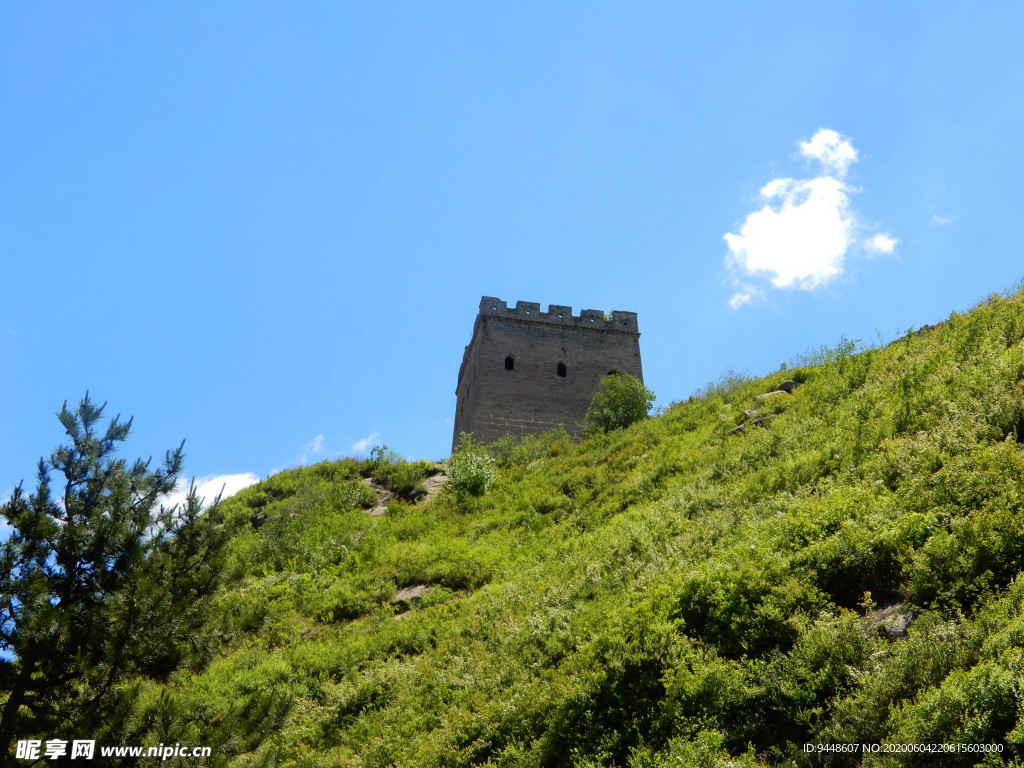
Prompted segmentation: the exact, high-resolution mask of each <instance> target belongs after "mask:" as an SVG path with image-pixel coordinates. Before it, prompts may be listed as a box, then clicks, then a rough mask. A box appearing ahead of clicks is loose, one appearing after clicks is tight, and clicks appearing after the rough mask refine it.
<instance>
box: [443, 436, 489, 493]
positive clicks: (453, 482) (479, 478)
mask: <svg viewBox="0 0 1024 768" xmlns="http://www.w3.org/2000/svg"><path fill="white" fill-rule="evenodd" d="M494 464H495V461H494V458H493V457H492V456H489V455H488V454H487V452H486V450H485V449H484V448H483V447H482V446H480V445H479V444H477V443H474V442H473V439H472V438H471V437H470V436H469V435H467V434H465V433H463V435H462V438H461V439H460V440H459V445H458V447H457V448H456V450H455V453H453V454H452V458H451V461H450V462H449V464H448V483H447V488H448V489H449V490H451V491H453V492H454V493H456V494H458V495H468V496H483V495H484V494H486V493H487V492H488V491H490V490H491V487H492V486H493V485H494V481H495V479H496V478H497V475H496V474H495V472H494Z"/></svg>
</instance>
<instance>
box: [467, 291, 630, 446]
mask: <svg viewBox="0 0 1024 768" xmlns="http://www.w3.org/2000/svg"><path fill="white" fill-rule="evenodd" d="M610 373H629V374H632V375H633V376H636V377H637V378H638V379H640V380H641V381H643V369H642V368H641V365H640V333H639V331H638V329H637V321H636V313H635V312H618V311H615V312H612V317H611V319H610V320H606V319H605V315H604V312H602V311H600V310H596V309H584V310H582V311H581V312H580V314H579V317H574V316H573V314H572V308H571V307H565V306H560V305H558V304H551V305H549V306H548V311H547V312H541V311H540V304H534V303H532V302H528V301H520V302H517V303H516V306H515V307H514V308H509V307H508V306H507V305H506V303H505V302H504V301H502V300H501V299H496V298H494V297H492V296H484V297H483V298H482V299H481V300H480V313H479V314H478V315H477V317H476V323H475V324H474V325H473V338H472V340H471V341H470V342H469V345H468V346H467V347H466V351H465V353H464V354H463V356H462V367H461V368H459V383H458V386H457V387H456V390H455V394H456V396H457V398H458V399H457V402H456V407H455V431H454V436H453V439H452V447H453V448H454V447H455V445H456V444H457V443H458V440H459V435H460V434H461V433H462V432H470V433H472V434H473V437H474V438H475V439H476V440H478V441H479V442H483V443H490V442H493V441H495V440H497V439H498V438H499V437H502V436H504V435H517V436H521V435H537V434H540V433H541V432H544V431H546V430H548V429H551V428H553V427H557V426H558V425H559V424H562V425H563V426H564V427H565V430H566V431H567V432H568V433H569V434H570V435H572V436H573V437H579V436H580V433H581V431H582V425H583V417H584V416H585V415H586V413H587V408H588V407H589V406H590V401H591V399H592V398H593V396H594V392H595V391H596V390H597V386H598V384H599V383H600V381H601V379H603V378H604V377H605V376H608V375H609V374H610Z"/></svg>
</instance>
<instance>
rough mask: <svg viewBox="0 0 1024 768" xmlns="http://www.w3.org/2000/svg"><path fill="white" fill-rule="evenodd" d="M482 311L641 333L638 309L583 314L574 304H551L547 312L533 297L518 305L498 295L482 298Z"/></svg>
mask: <svg viewBox="0 0 1024 768" xmlns="http://www.w3.org/2000/svg"><path fill="white" fill-rule="evenodd" d="M480 314H481V315H482V316H485V317H500V318H503V319H509V320H522V321H526V322H530V323H547V324H550V325H561V326H567V327H574V328H591V329H596V330H603V331H612V332H619V333H639V332H640V329H639V326H638V325H637V320H636V312H621V311H619V310H613V311H612V313H611V318H610V319H609V318H607V317H606V316H605V313H604V312H602V311H601V310H599V309H583V310H580V314H579V316H578V317H577V316H575V315H573V313H572V307H567V306H565V305H562V304H549V305H548V311H547V312H541V311H540V304H538V303H536V302H533V301H517V302H516V305H515V306H514V307H509V306H508V303H507V302H505V301H502V300H501V299H499V298H497V297H494V296H484V297H483V298H481V299H480Z"/></svg>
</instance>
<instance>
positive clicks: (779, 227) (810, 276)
mask: <svg viewBox="0 0 1024 768" xmlns="http://www.w3.org/2000/svg"><path fill="white" fill-rule="evenodd" d="M798 144H799V147H800V154H801V155H803V156H804V157H806V158H808V159H809V160H813V161H816V162H817V163H819V164H820V165H821V173H820V174H819V175H817V176H814V177H813V178H809V179H791V178H780V179H773V180H771V181H769V182H768V183H767V184H765V185H764V186H763V187H761V190H760V196H761V199H762V201H763V203H764V204H763V205H762V207H761V208H760V209H758V210H756V211H754V212H753V213H750V214H748V215H747V217H746V219H744V221H743V223H742V224H741V225H740V226H739V231H738V233H732V232H730V233H727V234H726V235H724V240H725V242H726V245H727V246H728V248H729V253H728V254H727V255H726V260H725V261H726V266H727V267H728V268H729V270H730V272H731V273H732V283H733V284H734V285H736V286H738V287H739V290H738V292H737V293H735V294H734V295H733V296H732V298H730V299H729V306H730V307H731V308H732V309H739V308H740V307H743V306H746V305H748V304H751V303H753V301H754V300H755V299H757V298H759V297H760V296H762V295H763V291H762V290H760V289H759V288H758V287H757V286H754V285H750V284H744V283H742V282H741V278H743V279H746V280H759V281H767V282H768V283H770V284H771V286H772V287H774V288H779V289H786V290H788V289H798V290H803V291H813V290H815V289H816V288H820V287H821V286H823V285H825V284H827V283H829V282H831V281H832V280H835V279H836V278H837V277H839V276H840V275H841V274H843V271H844V268H845V260H846V257H847V255H848V254H849V252H850V250H851V248H852V247H853V246H854V245H855V244H857V242H858V233H859V232H860V231H861V230H863V229H864V227H863V226H862V225H861V224H860V223H859V222H858V220H857V216H856V214H855V213H854V212H853V211H852V210H851V208H850V195H851V194H853V193H854V192H856V191H857V190H856V189H854V188H853V187H851V186H850V185H848V184H847V183H846V182H845V181H844V180H843V179H844V178H845V177H846V174H847V171H848V170H849V168H850V166H851V165H852V164H853V163H855V162H857V150H856V149H854V148H853V144H851V143H850V140H849V139H848V138H846V137H845V136H843V135H841V134H839V133H837V132H836V131H832V130H828V129H824V128H823V129H821V130H819V131H818V132H817V133H815V134H814V136H812V137H811V139H810V141H801V142H798ZM897 242H898V240H897V239H896V238H894V237H892V236H891V235H889V234H888V233H885V234H877V235H874V236H871V237H868V238H867V239H865V240H862V241H861V242H860V246H861V248H862V249H863V250H864V251H865V252H866V253H867V254H868V255H872V256H875V255H881V254H886V253H891V252H892V250H893V248H894V247H895V246H896V243H897Z"/></svg>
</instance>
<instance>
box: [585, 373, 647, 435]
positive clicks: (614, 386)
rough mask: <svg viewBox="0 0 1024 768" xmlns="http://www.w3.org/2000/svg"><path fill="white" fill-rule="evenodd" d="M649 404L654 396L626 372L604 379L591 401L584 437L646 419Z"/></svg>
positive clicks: (640, 382) (638, 380)
mask: <svg viewBox="0 0 1024 768" xmlns="http://www.w3.org/2000/svg"><path fill="white" fill-rule="evenodd" d="M652 405H654V393H653V392H652V391H651V390H649V389H647V387H645V386H644V384H643V382H642V381H640V379H638V378H637V377H636V376H630V375H629V374H628V373H624V374H617V375H611V376H606V377H605V378H604V379H602V380H601V384H600V386H599V387H598V388H597V392H595V393H594V398H593V400H591V401H590V408H588V409H587V415H586V417H584V423H583V434H584V435H595V434H605V433H607V432H611V431H612V430H613V429H619V428H621V427H628V426H629V425H630V424H633V423H634V422H637V421H640V420H641V419H644V418H646V417H647V412H648V411H649V410H651V406H652Z"/></svg>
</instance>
